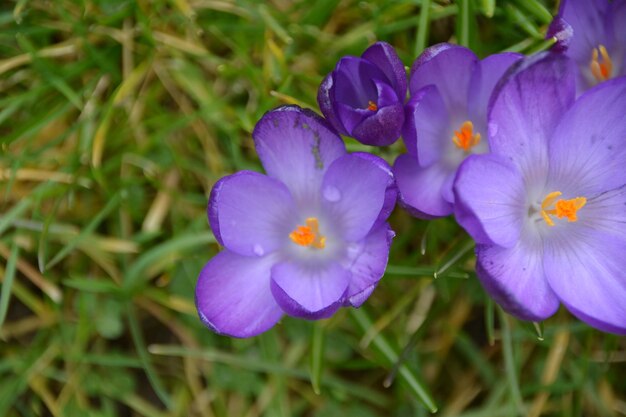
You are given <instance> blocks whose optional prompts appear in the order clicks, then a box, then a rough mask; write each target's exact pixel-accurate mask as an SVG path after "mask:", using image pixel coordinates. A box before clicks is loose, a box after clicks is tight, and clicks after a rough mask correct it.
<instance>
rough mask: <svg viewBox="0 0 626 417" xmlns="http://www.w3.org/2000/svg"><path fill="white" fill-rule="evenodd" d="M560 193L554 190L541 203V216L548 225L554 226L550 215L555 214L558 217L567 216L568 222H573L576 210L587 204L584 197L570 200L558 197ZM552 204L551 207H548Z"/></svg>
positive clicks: (576, 218) (575, 217)
mask: <svg viewBox="0 0 626 417" xmlns="http://www.w3.org/2000/svg"><path fill="white" fill-rule="evenodd" d="M561 194H562V193H561V192H560V191H554V192H552V193H550V194H548V195H547V196H546V198H544V199H543V202H542V203H541V217H543V219H544V220H545V221H546V223H548V226H554V221H553V220H552V219H551V218H550V215H552V216H556V217H558V218H559V219H562V218H563V217H566V218H567V221H568V222H575V221H577V220H578V216H577V215H576V214H577V212H578V210H580V209H581V208H583V207H584V205H585V204H587V199H586V198H585V197H576V198H572V199H570V200H564V199H558V200H557V198H558V197H559V196H560V195H561ZM553 204H554V208H553V209H549V207H550V206H552V205H553Z"/></svg>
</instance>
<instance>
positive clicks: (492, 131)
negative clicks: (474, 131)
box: [487, 122, 498, 138]
mask: <svg viewBox="0 0 626 417" xmlns="http://www.w3.org/2000/svg"><path fill="white" fill-rule="evenodd" d="M487 131H488V132H489V137H490V138H491V137H494V136H496V135H497V134H498V124H497V123H496V122H491V123H489V126H487Z"/></svg>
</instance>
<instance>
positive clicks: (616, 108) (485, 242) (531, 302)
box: [454, 53, 626, 334]
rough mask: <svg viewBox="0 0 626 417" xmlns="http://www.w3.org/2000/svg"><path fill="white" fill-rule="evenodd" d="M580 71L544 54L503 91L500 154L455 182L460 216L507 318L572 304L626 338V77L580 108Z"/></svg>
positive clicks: (497, 113)
mask: <svg viewBox="0 0 626 417" xmlns="http://www.w3.org/2000/svg"><path fill="white" fill-rule="evenodd" d="M574 67H575V64H574V63H573V61H571V60H570V59H569V58H567V57H566V56H564V55H561V54H555V53H545V54H541V55H539V56H536V57H533V58H529V59H527V60H525V61H524V62H521V63H520V64H518V65H516V67H515V68H514V69H512V70H511V72H509V73H508V75H507V78H506V80H503V82H502V83H501V84H499V87H498V90H497V92H496V93H494V98H493V101H492V105H491V110H490V115H489V144H490V147H491V153H490V154H485V155H472V156H470V157H468V158H467V159H466V160H465V162H463V164H462V165H461V166H460V168H459V172H458V176H457V178H456V180H455V185H454V191H455V197H456V203H455V214H456V217H457V220H458V222H459V223H460V224H461V225H462V226H463V227H464V228H465V229H466V230H467V231H468V232H469V233H470V235H472V237H473V238H474V239H475V240H476V242H477V247H476V254H477V265H476V271H477V274H478V277H479V278H480V280H481V282H482V283H483V286H484V287H485V289H486V290H487V291H488V292H489V293H490V294H491V295H492V296H493V298H494V299H495V300H496V301H497V302H498V303H499V304H500V305H501V306H502V307H503V308H504V309H505V310H506V311H508V312H509V313H511V314H513V315H514V316H517V317H519V318H521V319H524V320H533V321H538V320H543V319H545V318H547V317H549V316H551V315H552V314H553V313H554V312H555V311H556V310H557V309H558V307H559V303H563V304H564V305H565V306H566V307H567V308H568V309H569V310H570V311H571V312H572V313H573V314H574V315H575V316H577V317H578V318H580V319H581V320H583V321H585V322H587V323H589V324H590V325H592V326H594V327H597V328H598V329H601V330H604V331H607V332H613V333H618V334H626V256H625V253H626V171H625V170H624V167H625V166H626V147H625V146H624V139H625V138H626V114H625V113H624V109H626V78H625V77H622V78H618V79H614V80H609V81H606V82H604V83H602V84H599V85H598V86H596V87H594V88H592V89H590V90H588V91H587V92H586V93H585V94H583V95H582V96H580V97H579V98H578V99H577V100H576V101H574V98H575V74H576V73H575V70H574Z"/></svg>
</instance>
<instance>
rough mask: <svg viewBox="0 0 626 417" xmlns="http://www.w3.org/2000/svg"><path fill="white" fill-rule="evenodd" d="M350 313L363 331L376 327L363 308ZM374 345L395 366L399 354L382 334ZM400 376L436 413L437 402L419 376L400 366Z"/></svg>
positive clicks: (431, 410) (388, 362)
mask: <svg viewBox="0 0 626 417" xmlns="http://www.w3.org/2000/svg"><path fill="white" fill-rule="evenodd" d="M350 312H351V313H352V318H353V319H354V321H355V322H356V323H357V325H358V326H359V327H360V328H361V330H362V331H364V332H366V331H367V330H368V329H370V328H371V327H372V326H373V325H374V324H373V323H372V320H371V319H370V318H369V317H368V315H367V313H366V312H365V311H364V309H363V308H354V309H351V310H350ZM372 344H373V346H374V347H375V348H376V350H377V351H378V352H379V353H380V354H382V355H383V357H384V358H385V360H386V361H387V364H388V365H393V364H394V363H396V362H397V361H398V358H399V356H398V353H397V352H396V351H395V350H394V349H393V348H392V347H391V345H390V344H389V342H388V341H387V339H386V338H385V337H384V336H383V335H382V334H380V333H379V334H377V335H376V337H374V340H373V341H372ZM399 375H400V378H401V379H402V380H403V381H404V382H405V383H406V384H407V386H408V387H409V389H410V390H411V391H412V392H413V394H414V395H415V397H416V398H417V399H418V400H419V401H420V402H421V403H422V404H424V406H425V407H426V408H427V409H428V410H429V411H430V412H431V413H436V412H437V405H436V404H435V401H434V400H433V398H432V397H431V395H430V394H429V393H428V390H427V389H426V387H424V385H423V384H422V383H421V382H420V380H419V378H418V377H417V375H415V374H414V373H413V372H412V371H411V370H410V369H409V368H408V367H407V366H406V365H402V366H400V369H399Z"/></svg>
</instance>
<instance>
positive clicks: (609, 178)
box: [549, 77, 626, 198]
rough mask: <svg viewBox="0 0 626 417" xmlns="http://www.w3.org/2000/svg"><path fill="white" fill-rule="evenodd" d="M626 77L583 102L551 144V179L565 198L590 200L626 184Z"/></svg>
mask: <svg viewBox="0 0 626 417" xmlns="http://www.w3.org/2000/svg"><path fill="white" fill-rule="evenodd" d="M624 109H626V78H624V77H622V78H618V79H614V80H609V81H605V82H604V83H601V84H599V85H598V86H596V87H595V88H593V89H591V90H588V91H587V92H586V93H585V94H583V95H582V96H580V97H579V99H578V100H577V101H576V103H575V104H574V105H573V107H572V108H571V109H570V110H569V111H568V112H567V113H566V114H565V115H564V116H563V119H562V120H561V122H560V123H559V126H558V127H557V129H556V130H555V133H554V136H553V139H552V141H551V142H550V151H549V152H550V178H551V179H552V180H553V183H554V184H557V185H558V187H559V188H558V190H556V191H561V192H562V193H563V194H565V195H569V194H576V196H584V197H587V198H589V197H591V196H593V195H595V194H598V193H601V192H604V191H606V190H610V189H613V188H616V187H620V186H622V185H623V184H624V183H625V182H626V175H624V167H625V166H626V147H625V146H624V139H625V138H626V123H625V118H624Z"/></svg>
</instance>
